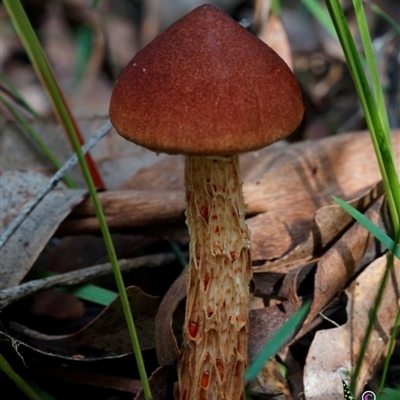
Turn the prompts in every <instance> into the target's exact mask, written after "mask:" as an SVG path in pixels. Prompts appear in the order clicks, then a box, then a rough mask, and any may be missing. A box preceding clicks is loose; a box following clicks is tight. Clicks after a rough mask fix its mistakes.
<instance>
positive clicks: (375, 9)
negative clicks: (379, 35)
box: [368, 2, 400, 34]
mask: <svg viewBox="0 0 400 400" xmlns="http://www.w3.org/2000/svg"><path fill="white" fill-rule="evenodd" d="M368 5H369V7H370V8H371V10H372V11H373V12H374V13H376V14H377V15H379V16H380V17H382V18H383V19H384V20H385V21H387V22H388V23H389V24H390V25H391V27H392V28H393V29H394V30H395V31H396V32H397V33H398V34H400V25H399V23H398V22H396V21H395V20H394V19H393V18H392V17H391V16H390V15H388V14H387V13H385V11H383V10H382V8H380V7H379V6H378V5H377V4H374V3H371V2H369V4H368Z"/></svg>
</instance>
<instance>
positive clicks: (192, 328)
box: [188, 321, 199, 339]
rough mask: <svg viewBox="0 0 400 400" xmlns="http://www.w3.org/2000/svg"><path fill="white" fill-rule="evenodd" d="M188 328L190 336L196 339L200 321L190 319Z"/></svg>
mask: <svg viewBox="0 0 400 400" xmlns="http://www.w3.org/2000/svg"><path fill="white" fill-rule="evenodd" d="M188 330H189V335H190V337H191V338H192V339H194V338H195V337H196V336H197V333H198V332H199V323H198V322H197V321H189V326H188Z"/></svg>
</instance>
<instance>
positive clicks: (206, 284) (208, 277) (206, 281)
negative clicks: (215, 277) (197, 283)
mask: <svg viewBox="0 0 400 400" xmlns="http://www.w3.org/2000/svg"><path fill="white" fill-rule="evenodd" d="M209 283H210V274H208V273H207V274H206V277H205V278H204V291H206V290H207V288H208V284H209Z"/></svg>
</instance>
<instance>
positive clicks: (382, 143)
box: [326, 0, 400, 232]
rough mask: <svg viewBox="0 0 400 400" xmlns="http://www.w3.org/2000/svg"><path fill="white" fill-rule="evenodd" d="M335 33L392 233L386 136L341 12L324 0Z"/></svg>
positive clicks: (393, 184)
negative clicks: (371, 148) (369, 143)
mask: <svg viewBox="0 0 400 400" xmlns="http://www.w3.org/2000/svg"><path fill="white" fill-rule="evenodd" d="M326 3H327V7H328V11H329V13H330V15H331V18H332V21H333V23H334V25H335V29H336V31H337V33H338V37H339V40H340V43H341V45H342V48H343V52H344V54H345V56H346V60H347V63H348V67H349V70H350V73H351V76H352V78H353V81H354V84H355V87H356V90H357V94H358V97H359V100H360V103H361V106H362V108H363V110H364V115H365V119H366V122H367V125H368V128H369V131H370V134H371V140H372V144H373V146H374V150H375V154H376V157H377V160H378V165H379V168H380V171H381V175H382V180H383V184H384V187H385V191H386V196H387V200H388V204H389V208H390V212H391V216H392V220H393V227H394V230H395V232H397V231H398V230H399V229H400V185H399V179H398V176H397V171H396V165H395V161H394V158H393V157H392V152H391V150H390V147H391V146H390V145H389V144H388V143H387V140H388V137H389V135H388V134H386V133H385V132H384V131H383V128H382V124H381V121H380V118H379V114H378V111H377V107H376V104H375V101H374V98H373V96H372V94H371V91H370V88H369V85H368V81H367V78H366V76H365V73H364V70H363V67H362V64H361V60H360V57H359V55H358V52H357V49H356V46H355V44H354V41H353V38H352V36H351V34H350V30H349V27H348V25H347V23H346V20H345V16H344V14H343V10H342V8H341V5H340V3H339V1H338V0H326Z"/></svg>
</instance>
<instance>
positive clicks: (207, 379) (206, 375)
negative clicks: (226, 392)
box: [200, 371, 210, 389]
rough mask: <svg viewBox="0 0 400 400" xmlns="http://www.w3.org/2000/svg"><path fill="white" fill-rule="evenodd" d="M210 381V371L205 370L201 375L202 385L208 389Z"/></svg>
mask: <svg viewBox="0 0 400 400" xmlns="http://www.w3.org/2000/svg"><path fill="white" fill-rule="evenodd" d="M209 382H210V371H204V372H203V374H202V376H201V382H200V384H201V387H202V388H203V389H207V387H208V383H209Z"/></svg>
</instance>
